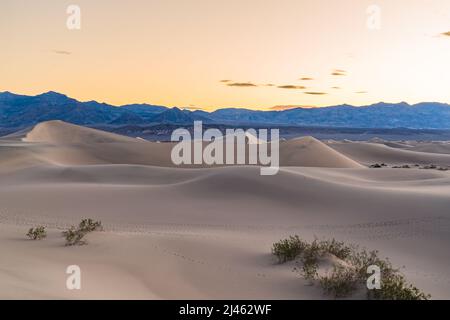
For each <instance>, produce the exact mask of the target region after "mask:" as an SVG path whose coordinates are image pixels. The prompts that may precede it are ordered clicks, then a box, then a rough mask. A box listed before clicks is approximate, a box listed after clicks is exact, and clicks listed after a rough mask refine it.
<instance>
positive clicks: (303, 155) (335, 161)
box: [280, 137, 363, 168]
mask: <svg viewBox="0 0 450 320" xmlns="http://www.w3.org/2000/svg"><path fill="white" fill-rule="evenodd" d="M280 163H281V165H283V166H302V167H328V168H362V167H363V166H362V165H361V164H359V163H358V162H356V161H354V160H352V159H350V158H349V157H346V156H344V155H343V154H341V153H339V152H338V151H336V150H334V149H333V148H331V147H329V146H327V145H326V144H325V143H323V142H321V141H319V140H317V139H316V138H313V137H303V138H298V139H293V140H289V141H285V142H283V143H280Z"/></svg>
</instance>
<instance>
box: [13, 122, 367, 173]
mask: <svg viewBox="0 0 450 320" xmlns="http://www.w3.org/2000/svg"><path fill="white" fill-rule="evenodd" d="M22 134H25V137H24V138H23V141H24V142H35V143H36V142H38V143H41V144H42V145H41V146H40V147H39V148H38V149H37V148H35V149H34V150H35V152H33V153H31V152H30V156H32V157H34V158H37V159H39V160H40V161H44V162H48V163H50V164H61V165H92V164H137V165H152V166H161V167H174V164H173V162H172V160H171V150H172V148H173V147H174V145H175V143H155V142H149V141H143V140H141V139H133V138H128V137H124V136H120V135H116V134H112V133H108V132H104V131H100V130H94V129H90V128H84V127H81V126H77V125H72V124H68V123H64V122H62V121H48V122H43V123H40V124H38V125H37V126H35V127H34V128H32V129H31V130H30V131H29V132H27V133H22ZM18 136H19V137H20V135H18ZM206 145H207V143H206V142H205V143H204V146H206ZM248 148H249V146H247V149H246V153H247V154H248ZM31 150H32V148H30V151H31ZM280 164H281V165H282V166H302V167H330V168H361V165H360V164H358V163H357V162H355V161H353V160H352V159H350V158H348V157H346V156H344V155H342V154H339V152H337V151H335V150H333V149H332V148H330V147H328V146H327V145H326V144H324V143H322V142H321V141H319V140H317V139H314V138H312V137H304V138H301V139H295V140H289V141H282V142H281V143H280ZM181 167H194V168H195V167H197V168H201V167H205V166H204V165H182V166H181Z"/></svg>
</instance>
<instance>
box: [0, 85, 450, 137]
mask: <svg viewBox="0 0 450 320" xmlns="http://www.w3.org/2000/svg"><path fill="white" fill-rule="evenodd" d="M47 120H63V121H66V122H70V123H74V124H79V125H92V126H95V125H111V126H122V125H148V124H179V125H183V124H189V123H192V122H193V121H195V120H202V121H204V122H206V123H221V124H234V125H236V124H259V125H290V126H319V127H347V128H414V129H449V128H450V105H449V104H444V103H436V102H424V103H419V104H415V105H409V104H407V103H405V102H401V103H395V104H391V103H383V102H381V103H377V104H373V105H369V106H363V107H354V106H350V105H338V106H331V107H323V108H312V109H308V108H296V109H290V110H284V111H258V110H248V109H238V108H226V109H219V110H216V111H214V112H206V111H199V110H196V111H189V110H181V109H179V108H176V107H175V108H167V107H164V106H155V105H149V104H130V105H124V106H120V107H116V106H112V105H109V104H106V103H99V102H96V101H88V102H80V101H77V100H75V99H72V98H70V97H68V96H66V95H63V94H60V93H56V92H52V91H50V92H47V93H43V94H40V95H36V96H26V95H17V94H13V93H10V92H3V93H0V127H1V128H23V127H28V126H31V125H34V124H37V123H39V122H42V121H47Z"/></svg>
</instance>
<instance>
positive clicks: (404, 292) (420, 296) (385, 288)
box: [368, 273, 431, 300]
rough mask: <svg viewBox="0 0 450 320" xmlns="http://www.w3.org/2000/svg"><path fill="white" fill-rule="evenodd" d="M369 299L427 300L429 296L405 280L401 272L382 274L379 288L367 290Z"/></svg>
mask: <svg viewBox="0 0 450 320" xmlns="http://www.w3.org/2000/svg"><path fill="white" fill-rule="evenodd" d="M368 297H369V299H377V300H429V299H430V298H431V296H430V295H429V294H425V293H424V292H422V291H421V290H419V289H418V288H416V287H414V286H413V285H411V284H408V283H407V282H406V279H405V277H404V276H403V275H402V274H399V273H394V274H392V275H390V276H388V277H386V276H384V277H383V278H382V281H381V289H380V290H370V291H368Z"/></svg>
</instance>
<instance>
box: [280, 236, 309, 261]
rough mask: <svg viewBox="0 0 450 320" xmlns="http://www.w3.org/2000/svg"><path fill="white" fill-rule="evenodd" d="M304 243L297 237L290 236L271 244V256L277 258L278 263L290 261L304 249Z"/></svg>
mask: <svg viewBox="0 0 450 320" xmlns="http://www.w3.org/2000/svg"><path fill="white" fill-rule="evenodd" d="M306 245H307V244H306V242H304V241H303V240H301V239H300V238H299V236H297V235H296V236H290V237H289V238H288V239H284V240H280V241H279V242H276V243H274V244H273V247H272V254H274V255H275V256H277V257H278V261H279V262H280V263H284V262H287V261H292V260H294V259H295V258H297V257H298V256H299V255H300V254H301V253H302V252H303V250H304V249H305V247H306Z"/></svg>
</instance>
